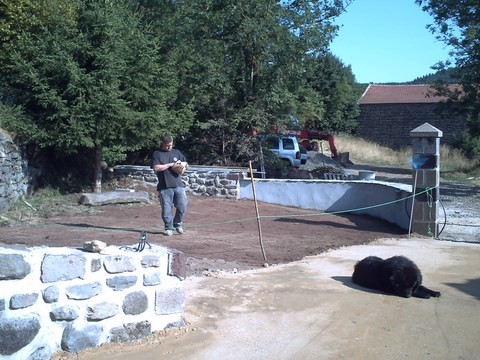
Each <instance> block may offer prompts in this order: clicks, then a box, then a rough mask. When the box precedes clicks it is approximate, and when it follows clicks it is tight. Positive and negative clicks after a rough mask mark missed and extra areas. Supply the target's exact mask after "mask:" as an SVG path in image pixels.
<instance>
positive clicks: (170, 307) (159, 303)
mask: <svg viewBox="0 0 480 360" xmlns="http://www.w3.org/2000/svg"><path fill="white" fill-rule="evenodd" d="M184 308H185V291H184V289H183V288H179V287H176V288H171V289H163V290H158V291H157V292H156V293H155V313H156V314H157V315H168V314H176V313H181V312H182V311H183V310H184Z"/></svg>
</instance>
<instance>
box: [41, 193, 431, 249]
mask: <svg viewBox="0 0 480 360" xmlns="http://www.w3.org/2000/svg"><path fill="white" fill-rule="evenodd" d="M435 188H436V186H435V187H427V188H426V189H425V190H423V191H421V192H419V193H417V194H412V195H409V196H406V197H404V198H400V199H397V200H392V201H387V202H384V203H380V204H376V205H370V206H364V207H358V208H354V209H347V210H338V211H330V212H315V213H307V214H285V215H259V216H256V217H248V218H241V219H235V220H228V221H218V222H211V223H206V224H196V225H189V226H188V229H194V228H204V227H211V226H219V225H227V224H233V223H242V222H248V221H257V220H258V219H260V218H264V219H272V218H273V219H278V218H289V217H312V216H323V215H338V214H344V213H351V212H357V211H363V210H368V209H374V208H379V207H383V206H387V205H392V204H395V203H397V202H401V201H406V200H408V199H410V198H414V197H415V196H418V195H421V194H424V193H426V194H427V199H428V204H429V206H430V207H431V206H432V204H433V196H432V190H433V189H435ZM37 226H39V227H47V228H64V227H66V226H70V227H76V228H81V226H78V225H74V224H71V225H70V224H66V225H37ZM83 228H84V229H83V230H97V231H98V230H101V231H111V230H114V231H130V232H138V233H140V234H141V235H140V241H139V245H138V247H137V249H140V248H141V250H136V249H134V251H142V250H143V249H144V248H145V245H146V244H147V245H148V246H151V245H150V244H149V243H148V241H147V240H146V233H147V232H149V233H155V232H163V230H162V229H160V228H146V229H145V228H144V229H143V230H139V229H136V228H113V227H106V226H88V227H85V226H83ZM186 228H187V227H186ZM142 238H143V239H144V240H143V241H142Z"/></svg>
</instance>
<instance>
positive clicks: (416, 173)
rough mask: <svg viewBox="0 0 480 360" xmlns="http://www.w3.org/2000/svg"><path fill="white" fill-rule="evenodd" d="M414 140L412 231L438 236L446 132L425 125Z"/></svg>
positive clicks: (416, 131)
mask: <svg viewBox="0 0 480 360" xmlns="http://www.w3.org/2000/svg"><path fill="white" fill-rule="evenodd" d="M410 136H411V137H412V148H413V154H412V167H413V170H412V175H413V184H414V185H413V189H414V192H415V197H414V200H413V208H412V215H411V216H412V219H411V232H413V233H417V234H420V235H426V236H431V237H437V236H438V233H439V205H440V138H441V137H442V136H443V132H442V131H441V130H439V129H437V128H435V127H434V126H432V125H430V124H429V123H424V124H423V125H420V126H419V127H417V128H415V129H413V130H412V131H411V132H410Z"/></svg>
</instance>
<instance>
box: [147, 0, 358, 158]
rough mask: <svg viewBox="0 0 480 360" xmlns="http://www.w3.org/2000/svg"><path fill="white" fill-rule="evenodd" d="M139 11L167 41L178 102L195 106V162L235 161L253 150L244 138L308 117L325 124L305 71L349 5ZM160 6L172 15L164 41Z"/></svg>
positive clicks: (261, 2)
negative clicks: (178, 81) (181, 98)
mask: <svg viewBox="0 0 480 360" xmlns="http://www.w3.org/2000/svg"><path fill="white" fill-rule="evenodd" d="M139 3H140V4H141V6H142V7H143V8H144V9H146V12H147V13H148V14H150V15H151V16H152V20H153V21H155V23H156V26H155V27H156V28H157V29H160V30H159V31H161V32H162V33H163V34H167V35H166V39H167V41H168V42H169V43H170V44H171V46H170V48H174V49H175V50H174V51H171V54H175V55H174V56H175V58H176V61H178V65H179V68H181V69H182V73H181V75H182V86H181V88H182V89H183V90H184V92H183V94H190V95H191V96H192V98H193V99H194V104H195V110H196V121H195V126H194V127H192V129H191V131H190V132H189V139H188V142H189V145H190V146H189V149H190V152H191V153H190V155H191V156H193V157H194V158H196V159H197V160H199V161H201V162H206V163H208V162H213V161H215V160H218V161H221V162H223V163H226V162H228V161H229V159H233V160H238V159H237V158H236V155H237V154H241V153H248V149H249V148H251V144H249V143H248V142H247V141H246V140H247V139H248V136H246V135H248V134H251V131H252V130H253V129H261V130H268V129H270V128H272V126H274V125H275V126H279V125H282V124H283V123H287V122H289V121H290V118H291V115H295V116H296V117H297V118H298V119H299V121H300V122H303V123H305V122H306V120H307V118H303V114H306V113H309V116H310V115H311V116H314V117H316V118H322V119H323V118H324V115H325V114H324V110H325V106H324V105H323V102H322V100H323V98H324V96H325V95H324V94H320V93H319V92H318V91H317V90H316V89H314V88H312V87H311V86H310V85H309V84H308V83H307V78H306V72H307V71H306V66H308V60H309V59H311V58H317V57H320V56H322V54H324V53H325V50H326V48H327V47H328V44H329V42H330V41H331V39H332V37H333V36H334V35H335V31H336V27H335V26H334V25H333V23H332V21H333V20H334V18H335V16H338V15H339V14H340V13H341V12H342V11H344V10H345V6H346V5H348V4H349V3H350V1H331V0H317V1H309V2H304V1H271V0H236V1H233V0H222V1H220V0H189V1H175V2H174V3H171V2H170V1H164V0H144V1H139ZM160 4H162V6H164V7H165V8H166V9H167V12H169V14H170V15H171V16H170V17H169V19H168V20H167V23H168V26H170V27H171V28H172V29H174V33H173V34H172V33H170V36H169V35H168V34H169V32H168V29H166V27H165V26H164V24H165V23H166V22H165V21H164V18H163V16H162V14H159V13H157V12H156V11H155V8H156V7H158V6H159V5H160ZM172 4H174V6H172ZM305 108H308V111H306V110H305ZM312 113H313V115H312ZM192 149H195V150H196V152H194V153H192ZM188 151H189V150H187V152H188Z"/></svg>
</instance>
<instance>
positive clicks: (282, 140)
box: [262, 135, 307, 167]
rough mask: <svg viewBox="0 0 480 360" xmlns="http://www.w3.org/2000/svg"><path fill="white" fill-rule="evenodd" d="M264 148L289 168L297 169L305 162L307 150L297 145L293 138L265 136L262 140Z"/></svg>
mask: <svg viewBox="0 0 480 360" xmlns="http://www.w3.org/2000/svg"><path fill="white" fill-rule="evenodd" d="M262 141H263V142H265V144H266V147H267V149H268V150H270V151H271V152H272V153H274V154H275V156H277V157H278V158H279V159H281V160H284V161H288V162H289V164H290V166H292V167H299V166H300V165H303V164H305V163H306V162H307V150H306V149H305V148H303V147H302V146H301V145H299V143H298V141H297V138H296V137H294V136H282V135H280V136H279V135H267V136H265V137H264V138H263V139H262Z"/></svg>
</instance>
